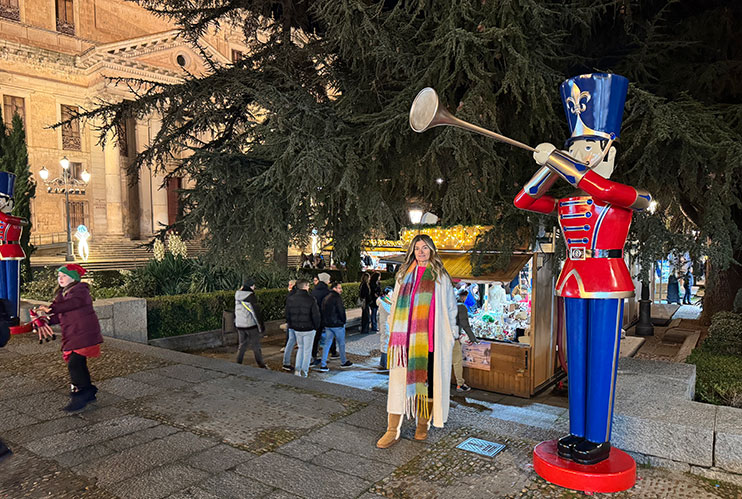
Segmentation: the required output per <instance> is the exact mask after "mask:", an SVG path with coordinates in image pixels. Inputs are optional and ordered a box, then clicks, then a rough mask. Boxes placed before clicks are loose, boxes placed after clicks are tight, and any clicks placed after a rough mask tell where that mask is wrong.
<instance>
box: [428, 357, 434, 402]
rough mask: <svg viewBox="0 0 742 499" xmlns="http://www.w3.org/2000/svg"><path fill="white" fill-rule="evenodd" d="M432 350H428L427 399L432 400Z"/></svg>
mask: <svg viewBox="0 0 742 499" xmlns="http://www.w3.org/2000/svg"><path fill="white" fill-rule="evenodd" d="M433 353H434V352H428V399H430V401H431V402H432V401H433V358H434V357H435V356H434V355H433Z"/></svg>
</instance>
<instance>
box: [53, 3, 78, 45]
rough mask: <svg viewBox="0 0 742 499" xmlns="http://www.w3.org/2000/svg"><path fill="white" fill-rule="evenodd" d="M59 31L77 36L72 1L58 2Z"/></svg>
mask: <svg viewBox="0 0 742 499" xmlns="http://www.w3.org/2000/svg"><path fill="white" fill-rule="evenodd" d="M56 7H57V31H59V32H60V33H64V34H65V35H72V36H75V20H74V16H73V4H72V0H56Z"/></svg>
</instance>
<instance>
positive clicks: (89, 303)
mask: <svg viewBox="0 0 742 499" xmlns="http://www.w3.org/2000/svg"><path fill="white" fill-rule="evenodd" d="M85 272H86V270H85V269H84V268H83V267H81V266H80V265H78V264H76V263H71V264H69V265H64V266H62V267H59V268H58V269H57V283H58V284H59V290H58V291H57V295H56V297H55V298H54V301H52V303H51V305H49V306H48V307H47V306H40V307H39V310H40V311H42V312H45V313H47V314H48V315H49V324H60V325H61V327H62V356H63V357H64V360H65V362H67V369H68V370H69V372H70V381H71V383H72V388H71V391H70V402H69V404H67V406H66V407H65V408H64V410H65V411H67V412H74V411H79V410H80V409H82V408H84V407H85V406H86V405H88V403H90V402H93V401H94V400H95V394H96V392H97V391H98V389H97V388H96V387H95V385H93V384H92V383H91V381H90V371H88V364H87V359H88V357H98V356H99V355H100V344H101V343H103V336H102V335H101V332H100V324H99V323H98V316H97V315H95V310H94V309H93V299H92V298H91V297H90V289H89V288H88V285H87V283H84V282H80V278H81V277H82V276H84V275H85ZM39 334H40V335H41V336H51V328H49V327H48V326H46V327H43V328H41V330H40V331H39Z"/></svg>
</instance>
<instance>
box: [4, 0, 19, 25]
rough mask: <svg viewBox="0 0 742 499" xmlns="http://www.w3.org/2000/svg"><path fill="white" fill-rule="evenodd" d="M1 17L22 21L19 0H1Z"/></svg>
mask: <svg viewBox="0 0 742 499" xmlns="http://www.w3.org/2000/svg"><path fill="white" fill-rule="evenodd" d="M0 17H4V18H5V19H10V20H12V21H20V20H21V9H20V8H19V6H18V0H0Z"/></svg>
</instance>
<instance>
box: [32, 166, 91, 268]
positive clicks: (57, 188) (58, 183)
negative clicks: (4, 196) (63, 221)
mask: <svg viewBox="0 0 742 499" xmlns="http://www.w3.org/2000/svg"><path fill="white" fill-rule="evenodd" d="M59 166H61V167H62V176H61V177H57V178H55V179H53V180H49V170H47V169H46V167H42V168H41V170H39V177H41V180H43V181H44V184H45V185H46V191H47V192H49V193H53V194H61V193H64V204H65V211H66V215H67V254H66V255H65V257H64V259H65V260H66V261H68V262H74V261H75V250H74V248H73V246H72V227H71V226H70V189H71V190H72V192H73V193H76V194H85V188H86V187H87V184H88V182H90V173H89V172H88V171H87V170H83V171H82V173H81V174H80V178H81V179H82V180H78V179H76V178H70V160H69V159H67V156H64V157H63V158H62V159H60V160H59Z"/></svg>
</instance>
